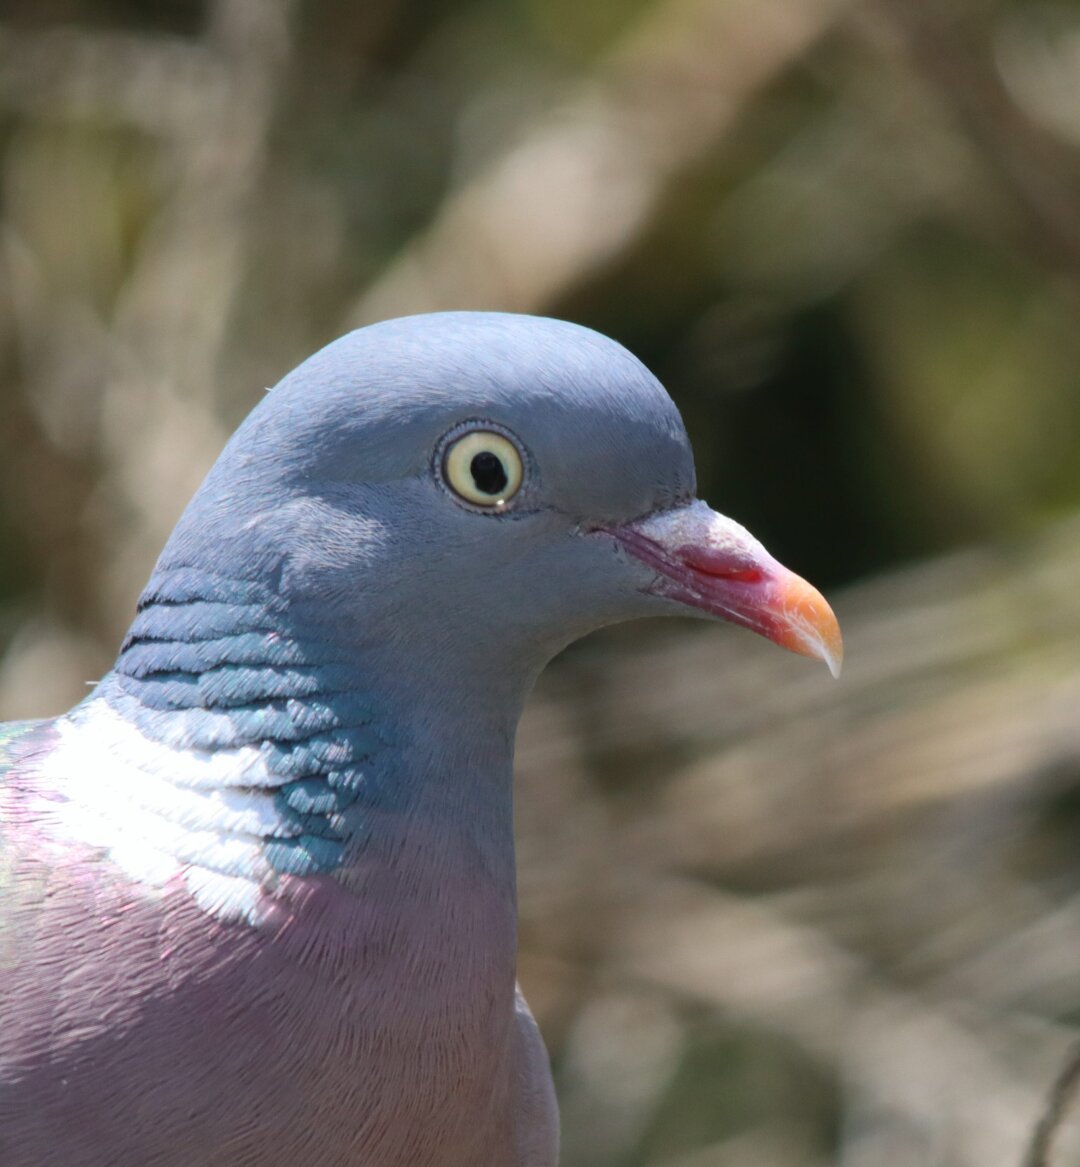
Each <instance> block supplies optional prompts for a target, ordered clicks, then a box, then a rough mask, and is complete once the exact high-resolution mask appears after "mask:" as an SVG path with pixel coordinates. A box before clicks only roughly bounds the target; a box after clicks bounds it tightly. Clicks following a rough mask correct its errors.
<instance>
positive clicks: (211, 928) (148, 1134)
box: [0, 313, 840, 1167]
mask: <svg viewBox="0 0 1080 1167" xmlns="http://www.w3.org/2000/svg"><path fill="white" fill-rule="evenodd" d="M694 489H695V484H694V466H693V459H692V456H691V452H690V447H689V444H688V442H687V439H686V434H685V432H684V430H683V426H682V422H681V420H680V418H679V414H678V412H677V410H676V409H675V406H674V405H673V404H672V402H671V400H670V398H669V397H668V396H667V394H666V393H665V391H664V390H663V388H662V387H661V386H660V384H659V383H658V382H657V381H656V380H655V378H653V377H652V375H651V374H650V373H649V372H648V371H647V370H646V369H645V368H644V367H643V366H642V365H641V364H640V363H639V362H638V361H637V360H635V359H634V358H633V357H632V356H631V355H630V354H629V353H627V352H626V351H625V350H624V349H622V348H621V347H619V346H618V345H616V344H614V343H613V342H612V341H609V340H607V339H605V338H603V337H601V336H598V335H597V334H596V333H593V332H590V331H588V330H587V329H583V328H579V327H576V326H573V325H570V324H565V323H560V322H557V321H552V320H541V319H535V318H530V317H524V316H509V315H500V314H488V313H447V314H440V315H434V316H420V317H412V318H409V319H404V320H397V321H389V322H387V323H384V324H380V325H375V326H373V327H371V328H367V329H363V330H361V331H359V332H355V333H352V334H350V335H349V336H346V337H344V338H342V339H341V340H339V341H337V342H336V343H334V344H332V345H330V346H328V347H327V348H325V349H323V350H322V351H321V352H319V353H316V354H315V356H313V357H311V358H310V359H309V360H308V361H306V362H305V363H304V364H303V365H301V366H300V367H299V368H298V369H296V370H295V371H294V372H292V373H291V374H289V375H288V376H287V377H286V378H285V379H284V380H283V381H282V382H281V383H280V384H279V385H278V386H277V387H276V388H275V389H274V390H273V391H272V392H271V393H270V394H269V395H268V396H267V397H266V398H265V399H264V400H263V401H262V402H261V403H260V404H259V406H258V407H257V408H256V409H255V410H254V411H253V412H252V413H251V415H250V416H249V417H248V419H247V420H246V421H245V422H244V424H243V425H242V426H241V427H240V428H239V430H238V431H237V433H236V434H235V436H234V437H233V438H232V440H231V441H230V442H229V444H228V446H227V447H226V449H225V451H224V452H223V454H222V455H221V457H220V459H219V460H218V462H217V464H216V466H215V467H214V469H213V470H212V471H211V473H210V475H209V476H208V478H207V480H206V482H205V483H204V485H203V486H202V488H201V489H200V491H199V492H198V494H197V495H196V496H195V498H194V500H193V501H192V502H191V504H190V505H189V507H188V509H187V511H186V512H185V513H184V515H183V517H182V518H181V520H180V522H179V523H178V524H177V527H176V530H175V531H174V533H173V535H172V537H171V538H170V540H169V542H168V544H167V545H166V547H165V550H164V552H163V553H162V556H161V558H160V560H159V562H158V564H157V566H156V568H155V570H154V573H153V576H152V577H151V579H150V582H149V584H148V586H147V588H146V590H145V591H144V593H143V595H142V598H141V600H140V602H139V606H138V612H137V614H136V616H135V619H134V621H133V623H132V625H131V629H130V631H129V632H128V635H127V637H126V639H125V641H124V644H123V646H122V647H121V650H120V654H119V657H118V658H117V661H116V664H115V666H114V667H113V669H112V670H111V671H110V672H109V673H108V675H107V676H106V677H105V678H104V679H103V680H102V681H101V682H100V684H99V685H98V686H97V687H96V688H95V689H94V691H93V692H92V693H91V694H90V696H89V697H88V698H87V699H86V700H85V701H84V702H82V704H80V705H79V706H77V707H76V708H75V709H73V710H72V711H71V712H70V713H68V714H66V715H64V716H62V717H58V718H55V719H53V720H50V721H45V722H38V723H22V724H19V725H12V726H7V727H3V728H2V729H0V829H2V832H3V838H2V842H3V848H4V849H3V853H2V855H0V896H2V906H0V986H2V987H0V1163H3V1164H4V1165H5V1167H105V1165H106V1164H108V1165H110V1167H116V1165H119V1167H125V1165H131V1167H135V1165H140V1167H142V1165H150V1164H161V1165H163V1167H170V1165H175V1167H180V1165H183V1167H189V1165H191V1164H199V1165H200V1167H225V1165H228V1167H244V1165H247V1164H251V1165H254V1164H259V1165H260V1167H278V1165H280V1167H285V1165H290V1167H292V1165H295V1164H298V1163H305V1164H310V1165H313V1167H330V1165H334V1167H337V1165H342V1167H344V1165H350V1167H406V1165H407V1167H553V1165H554V1163H555V1161H556V1157H557V1121H556V1114H555V1107H554V1099H553V1094H552V1089H551V1081H550V1075H549V1072H548V1069H547V1060H546V1055H545V1054H544V1050H543V1046H542V1044H541V1042H540V1039H539V1036H538V1034H537V1031H536V1028H535V1025H534V1024H533V1021H532V1018H531V1016H530V1015H529V1012H528V1009H527V1007H526V1006H525V1003H524V1001H523V1000H522V999H521V997H520V994H518V993H517V992H516V990H515V982H514V967H515V947H516V940H515V929H516V909H515V893H514V854H513V834H512V822H511V770H512V756H513V741H514V733H515V728H516V725H517V720H518V716H519V714H520V712H521V708H522V704H523V702H524V700H525V697H526V694H527V693H528V691H529V688H530V687H531V685H532V683H533V681H534V679H535V677H536V676H537V674H538V673H539V671H540V670H541V669H542V668H543V666H544V664H545V663H546V662H547V661H548V660H549V659H550V658H551V657H552V656H553V655H554V654H555V653H557V652H558V651H559V650H560V649H561V648H562V647H563V646H565V645H566V644H568V643H569V642H570V641H572V640H574V639H576V638H577V637H579V636H582V635H584V634H585V633H587V632H588V631H590V630H591V629H594V628H597V627H599V626H601V625H604V624H608V623H612V622H614V621H618V620H625V619H631V618H634V617H637V616H647V615H651V614H665V613H668V614H678V613H690V614H699V615H707V616H713V617H720V618H724V619H728V620H731V621H733V622H735V623H739V624H743V625H746V626H748V627H751V628H754V629H755V630H757V631H758V632H761V633H763V634H764V635H767V636H769V637H771V638H772V639H774V640H776V641H778V642H779V643H781V644H783V645H785V646H786V647H788V648H792V649H794V650H795V651H798V652H803V653H806V654H808V655H813V656H818V657H820V658H822V659H824V660H826V661H827V662H828V663H829V664H830V666H831V667H833V668H834V671H835V669H836V667H838V665H839V652H840V642H839V633H838V630H837V627H836V623H835V620H834V619H833V617H832V614H831V612H830V611H829V609H828V606H827V605H826V604H825V602H824V600H822V599H821V597H820V596H819V595H818V594H817V593H816V592H815V591H814V590H813V589H812V588H810V587H809V585H807V584H805V583H803V582H802V581H801V580H799V579H798V578H797V577H795V576H792V575H791V573H789V572H786V571H785V569H783V568H782V567H780V565H779V564H777V563H776V562H775V560H772V559H771V558H770V557H769V556H768V555H767V554H766V553H765V551H764V549H763V548H762V547H761V546H760V544H758V543H757V542H756V541H755V540H754V539H753V538H752V537H751V536H750V535H749V534H747V532H745V531H744V530H743V529H742V528H741V527H739V526H738V525H737V524H735V523H733V522H731V521H730V520H728V519H724V518H723V517H722V516H719V515H716V514H715V513H714V512H712V511H710V510H709V509H708V508H707V507H706V506H705V505H704V504H703V503H701V502H698V501H696V500H695V498H694Z"/></svg>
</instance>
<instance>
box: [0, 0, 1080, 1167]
mask: <svg viewBox="0 0 1080 1167" xmlns="http://www.w3.org/2000/svg"><path fill="white" fill-rule="evenodd" d="M463 307H464V308H502V309H510V310H516V311H529V312H540V313H546V314H551V315H556V316H564V317H567V318H570V319H573V320H577V321H580V322H582V323H585V324H588V325H591V326H593V327H596V328H599V329H601V330H602V331H605V332H607V333H609V334H610V335H612V336H614V337H616V338H617V339H618V340H620V341H622V342H623V343H625V344H626V345H627V346H629V347H630V348H631V349H632V350H633V351H634V352H636V353H637V354H638V355H639V356H641V357H642V358H643V359H644V360H645V361H646V363H648V364H649V365H650V366H651V367H652V368H653V369H654V371H656V372H657V374H658V375H659V376H660V377H661V378H662V379H663V380H664V382H665V384H666V385H667V386H668V388H669V389H670V391H671V393H672V395H673V396H674V397H675V399H676V401H677V402H678V403H679V405H680V407H681V408H682V410H683V413H684V416H685V418H686V421H687V425H688V428H689V430H690V433H691V436H692V438H693V441H694V446H695V449H696V451H697V455H698V462H699V469H700V477H701V493H702V495H703V497H705V498H706V499H708V501H709V502H710V503H712V504H713V505H714V506H716V507H717V508H718V509H720V510H722V511H725V512H727V513H730V514H732V515H734V516H735V517H737V518H739V519H740V520H741V521H742V522H744V523H745V524H746V525H747V526H749V527H750V528H751V530H753V531H754V532H755V533H756V534H757V535H758V536H760V537H761V538H762V539H763V541H764V542H765V543H766V544H767V545H768V546H769V547H770V548H771V549H772V550H773V551H774V552H775V553H776V554H777V555H778V557H779V558H781V559H782V560H783V561H784V562H785V563H787V564H788V565H789V566H791V567H793V568H795V569H796V570H798V571H800V572H801V573H802V574H804V575H807V576H808V577H809V578H811V579H812V580H813V581H814V582H815V583H817V584H819V585H821V586H823V587H825V588H827V589H828V590H829V591H830V594H831V595H833V596H835V597H836V601H837V603H836V606H837V609H838V611H839V613H840V615H841V618H842V620H843V622H844V624H845V628H846V631H847V634H848V656H849V668H848V671H847V672H846V673H845V677H844V679H843V680H842V681H841V683H840V684H839V685H836V686H834V685H832V684H831V682H829V680H828V677H827V676H826V674H825V672H824V670H820V675H819V672H816V671H814V670H813V669H812V668H811V666H810V665H809V664H807V663H805V662H801V661H796V660H793V659H791V658H787V657H782V656H781V654H778V653H775V652H770V649H769V648H768V646H766V645H764V644H760V643H758V642H756V641H752V640H751V639H750V638H748V637H744V636H741V635H739V634H736V633H734V632H733V631H731V630H730V629H718V628H712V627H708V626H699V625H688V626H687V627H678V626H676V625H674V624H671V625H664V626H659V627H653V626H651V625H639V626H634V627H631V628H626V629H618V630H614V631H612V632H610V633H607V634H605V635H603V636H599V637H594V638H592V639H590V640H589V641H586V642H585V643H584V644H582V645H579V646H576V647H575V648H574V649H572V650H571V651H570V652H569V653H567V654H566V655H565V656H564V657H563V658H562V659H561V660H559V661H558V662H556V663H555V665H554V666H553V667H552V669H551V670H549V672H548V674H547V675H546V676H545V678H544V679H543V681H542V683H541V685H540V687H539V689H538V691H537V694H536V696H535V700H534V701H533V703H532V706H531V707H530V710H529V713H528V716H527V718H526V722H525V724H524V726H523V729H522V739H521V744H520V750H519V755H520V761H519V770H520V775H519V787H520V792H519V820H520V822H519V827H520V859H521V869H522V877H521V905H522V968H521V971H522V979H523V982H524V984H525V988H526V991H527V993H528V995H529V996H530V999H531V1000H532V1001H533V1004H534V1006H535V1009H536V1012H537V1014H538V1016H539V1019H540V1021H541V1023H542V1026H543V1028H544V1031H545V1035H546V1037H547V1039H548V1042H549V1045H550V1048H551V1051H552V1054H553V1059H554V1063H555V1068H556V1075H557V1079H558V1084H559V1089H560V1094H561V1097H562V1102H563V1113H564V1128H565V1144H566V1145H565V1152H564V1163H565V1164H566V1167H586V1165H588V1167H646V1165H648V1167H824V1165H825V1164H833V1163H835V1164H841V1165H842V1167H908V1165H911V1167H915V1165H918V1167H923V1165H925V1164H931V1163H932V1164H935V1165H936V1167H954V1165H955V1167H968V1165H970V1167H997V1165H998V1164H1001V1165H1006V1164H1009V1165H1018V1164H1019V1162H1020V1159H1021V1157H1022V1154H1023V1148H1024V1146H1025V1144H1026V1142H1027V1140H1028V1138H1029V1137H1030V1133H1031V1130H1032V1128H1033V1126H1034V1123H1035V1120H1036V1118H1037V1116H1038V1114H1039V1111H1040V1107H1041V1105H1042V1100H1043V1099H1044V1097H1045V1094H1046V1090H1047V1087H1048V1084H1049V1082H1050V1080H1051V1079H1052V1077H1053V1075H1054V1072H1055V1069H1056V1066H1057V1065H1058V1064H1059V1063H1060V1060H1061V1058H1062V1056H1063V1051H1064V1050H1065V1049H1066V1048H1067V1046H1068V1044H1069V1043H1070V1041H1072V1040H1073V1039H1074V1037H1075V1036H1076V1026H1077V1024H1078V1023H1080V846H1078V843H1080V709H1078V698H1080V541H1078V535H1080V520H1078V519H1077V518H1076V512H1077V508H1078V506H1080V5H1077V4H1076V3H1072V2H1059V3H1034V2H1021V0H1013V2H1006V0H937V2H934V0H622V2H619V0H472V2H470V0H433V2H430V3H426V4H420V3H408V2H406V0H364V2H362V3H344V2H341V0H339V2H332V0H203V2H201V3H197V2H193V0H0V716H6V717H16V716H24V715H36V714H45V713H49V712H55V711H56V710H58V709H60V708H63V707H65V706H66V705H68V704H70V703H71V702H73V701H74V700H77V699H78V698H79V696H80V695H81V694H82V693H83V692H84V691H85V683H86V682H87V681H88V680H91V679H93V678H95V677H97V676H99V675H100V674H101V673H102V672H103V671H104V670H105V669H106V668H107V667H108V665H109V663H110V662H111V659H112V655H113V652H114V650H115V646H116V644H117V642H118V639H119V637H120V635H121V634H122V632H123V629H124V628H125V626H126V624H127V622H128V619H129V616H130V613H131V611H132V607H133V603H134V599H135V596H136V595H137V593H138V591H139V589H140V587H141V585H142V583H143V581H144V580H145V578H146V575H147V573H148V571H149V568H150V565H151V564H152V562H153V559H154V556H155V555H156V553H157V551H158V550H159V549H160V546H161V544H162V542H163V540H164V538H165V536H166V535H167V533H168V531H169V529H170V528H171V526H172V523H173V522H174V520H175V518H176V516H177V515H178V513H179V511H180V508H181V507H182V505H183V504H184V502H185V501H186V499H187V498H188V496H189V495H190V493H191V492H192V490H193V489H194V488H195V486H196V485H197V484H198V482H199V480H200V478H201V476H202V475H203V473H205V471H206V469H207V468H208V467H209V465H210V463H211V462H212V461H213V459H214V457H215V456H216V454H217V452H218V450H219V449H220V447H221V444H222V442H223V441H224V439H225V437H226V436H227V435H228V433H229V431H230V429H231V428H232V426H233V425H234V424H235V423H236V422H237V421H238V420H239V418H240V417H241V416H243V414H244V413H245V412H246V410H247V409H249V408H250V407H251V405H252V404H253V403H254V402H255V401H256V400H257V399H258V397H259V395H260V393H261V392H262V390H263V388H264V387H265V386H267V385H271V384H273V383H274V382H275V381H276V380H277V379H278V378H279V377H280V376H281V375H282V374H283V373H284V372H286V371H287V370H288V369H289V368H290V367H291V366H292V365H293V364H295V363H296V362H297V361H298V360H300V359H301V358H302V357H304V356H305V355H307V353H309V352H310V351H311V350H312V349H314V348H316V347H318V346H319V345H321V344H323V343H325V342H326V341H328V340H330V339H332V338H333V337H334V336H336V335H338V334H340V333H341V332H343V331H345V330H346V329H348V328H350V327H354V326H356V325H358V324H362V323H364V322H367V321H370V320H374V319H379V318H382V317H385V316H390V315H398V314H404V313H409V312H417V311H425V310H430V309H437V308H463ZM1070 1154H1071V1155H1072V1158H1069V1155H1070ZM1058 1156H1059V1157H1058V1159H1057V1160H1056V1162H1058V1163H1061V1164H1065V1163H1073V1164H1076V1163H1080V1137H1078V1134H1077V1132H1073V1131H1069V1130H1067V1131H1065V1132H1064V1134H1063V1137H1062V1140H1061V1143H1060V1146H1059V1149H1058Z"/></svg>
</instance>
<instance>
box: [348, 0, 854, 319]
mask: <svg viewBox="0 0 1080 1167" xmlns="http://www.w3.org/2000/svg"><path fill="white" fill-rule="evenodd" d="M850 2H851V0H800V2H798V3H794V2H792V0H666V2H664V3H660V4H658V5H656V6H654V7H650V8H649V9H648V10H647V14H646V16H645V17H644V18H643V19H642V21H641V23H640V24H639V25H638V26H637V27H636V28H635V30H634V32H633V33H632V34H631V35H630V36H629V37H628V38H627V39H626V40H625V41H624V42H623V43H622V44H621V45H620V46H619V47H618V49H617V50H616V51H615V52H614V53H613V54H612V56H611V57H610V58H609V60H608V61H607V62H606V65H605V66H604V67H603V68H601V70H600V71H599V72H598V74H596V75H594V76H591V77H590V78H589V80H588V81H586V82H583V83H582V84H581V86H580V87H579V88H578V90H577V92H576V93H574V94H572V95H571V96H570V97H569V98H568V99H567V100H566V102H565V103H563V104H562V106H561V107H560V108H558V109H557V110H555V111H554V112H552V113H551V114H549V115H547V116H546V117H544V118H543V119H542V120H541V121H539V122H538V123H536V124H534V125H533V126H532V128H531V129H530V130H529V131H528V132H527V134H526V135H525V136H524V137H523V138H522V139H521V140H520V141H518V142H516V143H515V144H514V145H513V146H512V147H511V148H510V149H509V150H508V151H506V153H505V154H504V155H503V156H502V157H501V158H499V159H498V160H496V161H495V162H494V163H493V164H492V165H491V166H490V167H489V168H488V169H487V170H485V171H484V172H483V173H481V174H479V175H478V176H477V177H476V178H474V179H473V180H472V181H471V182H468V183H467V184H466V185H465V186H463V187H462V188H461V189H460V190H458V191H457V192H456V193H455V194H453V195H451V197H450V198H449V199H448V200H447V202H446V204H445V205H444V207H443V209H442V210H441V212H440V213H439V215H438V216H437V218H436V220H435V222H434V223H433V224H432V225H431V227H430V228H429V229H428V230H427V232H426V233H425V234H423V235H422V236H420V237H419V238H418V239H417V240H415V241H414V242H413V243H411V244H410V245H409V246H408V247H406V249H405V250H404V252H403V253H402V254H401V256H400V257H399V258H398V259H397V261H396V262H395V263H394V264H392V265H391V267H390V269H389V270H388V271H387V272H386V273H385V275H383V277H382V278H381V279H379V280H378V281H376V283H375V285H374V286H373V287H371V288H370V289H368V291H366V292H365V293H364V295H362V296H361V297H360V299H359V301H358V303H357V304H356V306H355V307H354V308H353V309H352V311H351V312H350V313H349V323H350V325H351V326H355V325H357V324H362V323H366V322H369V321H371V320H374V319H381V318H384V317H388V316H395V315H399V314H401V313H409V312H426V311H436V310H439V309H446V308H503V309H509V310H514V311H522V312H527V311H535V310H537V309H542V308H543V307H544V306H545V305H546V304H548V303H550V302H551V301H552V300H553V299H554V298H555V297H556V296H557V295H559V294H560V293H561V292H563V291H565V290H566V289H567V288H568V287H570V286H571V285H572V284H573V283H575V282H576V281H577V280H579V279H581V278H582V277H583V276H584V275H586V274H588V272H590V271H591V270H593V269H595V268H596V267H597V266H599V265H600V264H602V263H603V262H604V261H605V260H606V259H608V258H609V257H610V256H612V255H614V254H615V253H617V252H618V250H619V249H620V248H621V247H622V246H623V245H624V244H625V243H626V242H627V240H628V239H630V238H631V237H632V236H633V235H634V233H635V232H636V231H637V230H638V229H639V228H640V227H641V224H642V223H643V221H644V220H645V219H646V218H647V217H648V215H649V213H650V212H651V211H652V209H653V207H654V206H655V204H656V202H657V200H658V198H659V197H660V195H661V194H662V193H663V191H664V189H665V187H666V185H667V184H668V182H669V181H670V180H671V178H672V177H673V175H675V174H677V173H678V172H679V171H680V170H682V169H683V168H685V167H686V166H688V165H690V164H691V163H692V162H693V161H694V160H695V159H696V158H698V157H700V156H701V155H702V154H703V153H705V152H706V151H707V150H709V149H711V148H713V147H714V146H715V144H716V141H717V139H718V138H720V137H721V136H722V135H723V134H724V133H725V132H726V131H727V130H728V129H729V128H730V127H731V125H732V124H733V123H734V122H735V121H736V119H737V118H738V117H739V115H740V113H741V112H742V111H743V109H744V107H745V106H746V105H747V103H748V102H749V101H751V100H752V99H753V98H754V96H755V95H756V94H758V93H759V92H760V91H761V90H762V89H763V88H764V87H765V86H766V85H768V84H769V82H770V81H772V80H773V79H774V78H775V77H776V76H777V75H778V74H780V73H781V72H783V70H784V69H786V68H788V67H790V66H791V64H792V63H793V62H794V61H796V60H798V59H799V58H800V57H801V56H802V55H803V54H804V53H806V52H807V50H808V49H810V48H811V47H812V46H813V45H814V44H815V43H816V42H817V41H818V39H819V38H820V37H821V36H822V35H823V34H824V33H826V32H827V31H828V30H829V28H831V27H832V25H833V23H834V22H835V21H836V19H837V17H838V14H839V13H840V12H842V11H843V10H844V9H845V7H847V5H848V4H849V3H850Z"/></svg>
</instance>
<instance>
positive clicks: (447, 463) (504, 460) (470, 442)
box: [443, 430, 525, 507]
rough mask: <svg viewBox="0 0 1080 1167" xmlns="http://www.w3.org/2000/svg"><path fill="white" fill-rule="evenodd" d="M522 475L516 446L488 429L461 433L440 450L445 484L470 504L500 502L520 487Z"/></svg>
mask: <svg viewBox="0 0 1080 1167" xmlns="http://www.w3.org/2000/svg"><path fill="white" fill-rule="evenodd" d="M524 477H525V468H524V465H523V464H522V460H521V453H520V451H519V450H518V448H517V447H516V446H515V445H514V443H513V442H512V441H510V439H509V438H506V437H504V436H503V435H502V434H497V433H493V432H492V431H491V430H473V431H471V432H470V433H467V434H463V435H462V436H461V437H460V438H457V439H455V440H454V441H452V442H451V443H450V445H449V446H447V448H446V452H445V454H443V478H444V479H445V480H446V483H447V485H448V486H449V487H450V489H451V490H453V491H454V493H455V494H458V495H460V496H461V497H462V498H463V499H464V500H465V501H466V502H471V503H472V504H473V505H474V506H481V507H499V506H504V505H505V504H506V503H508V502H509V501H510V500H511V499H512V498H513V497H514V495H515V494H517V492H518V491H519V490H520V489H521V482H522V479H523V478H524Z"/></svg>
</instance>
